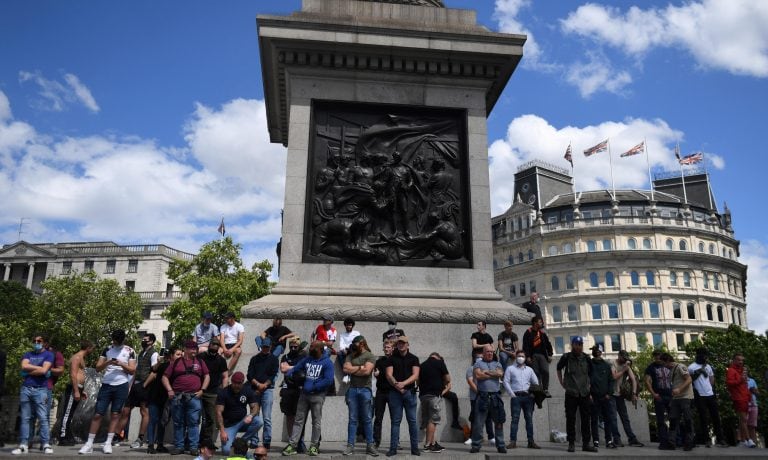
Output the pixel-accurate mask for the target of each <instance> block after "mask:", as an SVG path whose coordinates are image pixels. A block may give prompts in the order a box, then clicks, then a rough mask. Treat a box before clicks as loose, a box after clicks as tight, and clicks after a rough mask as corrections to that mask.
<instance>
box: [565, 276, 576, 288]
mask: <svg viewBox="0 0 768 460" xmlns="http://www.w3.org/2000/svg"><path fill="white" fill-rule="evenodd" d="M565 288H566V289H576V285H575V284H574V283H573V275H571V274H570V273H568V274H567V275H565Z"/></svg>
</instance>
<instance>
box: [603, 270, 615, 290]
mask: <svg viewBox="0 0 768 460" xmlns="http://www.w3.org/2000/svg"><path fill="white" fill-rule="evenodd" d="M605 285H606V286H609V287H614V286H616V278H615V277H614V276H613V272H605Z"/></svg>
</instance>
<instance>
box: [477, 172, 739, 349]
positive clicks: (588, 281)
mask: <svg viewBox="0 0 768 460" xmlns="http://www.w3.org/2000/svg"><path fill="white" fill-rule="evenodd" d="M683 184H684V185H683ZM572 186H573V179H572V177H571V176H570V175H569V174H568V173H567V171H565V170H564V169H562V168H558V167H556V166H552V165H548V164H545V163H542V162H539V161H533V162H530V163H528V164H525V165H522V166H521V167H520V168H519V169H518V171H517V173H516V174H515V188H514V190H515V201H514V203H513V204H512V206H511V207H510V208H509V209H508V210H507V211H506V212H505V213H503V214H502V215H500V216H496V217H494V218H493V219H492V232H493V236H492V238H493V248H494V249H493V255H494V259H493V264H494V279H495V285H496V288H497V290H498V291H499V292H500V293H501V294H502V295H503V296H504V297H505V298H506V299H508V300H509V301H510V302H513V303H516V304H520V303H523V302H524V301H526V300H528V297H529V296H530V294H531V292H538V293H539V295H540V297H541V299H540V301H539V304H540V306H541V307H542V311H543V314H544V316H545V322H546V324H547V328H548V331H549V333H550V338H551V339H552V342H553V346H554V347H555V349H556V350H555V353H556V354H561V353H563V352H564V351H568V349H569V343H570V337H571V336H575V335H581V336H584V337H585V338H586V340H587V343H588V345H589V346H592V345H593V344H595V343H601V344H603V345H604V347H605V350H606V351H607V353H609V354H615V353H616V352H618V351H619V350H620V349H628V350H637V349H638V347H639V346H640V345H641V344H653V345H658V344H660V343H666V344H667V346H668V347H670V348H671V349H679V348H682V346H683V345H684V344H685V343H687V342H689V341H692V340H695V339H697V338H698V337H699V335H700V334H701V333H702V331H704V330H705V329H707V328H712V327H715V328H725V327H728V325H729V324H737V325H739V326H741V327H744V328H746V327H747V323H746V275H747V267H746V265H744V264H742V263H740V262H739V261H738V256H739V241H738V240H736V239H735V238H734V232H733V227H732V226H731V216H730V212H729V211H728V209H727V207H726V208H725V210H724V212H722V213H720V212H719V211H718V210H717V208H716V206H715V205H714V198H713V194H712V192H711V189H710V184H709V177H708V175H707V174H706V173H705V172H701V171H697V172H695V173H694V174H686V175H685V177H684V181H683V180H681V176H680V175H679V174H677V175H665V176H664V177H657V178H656V180H654V182H653V191H650V190H617V191H615V193H614V192H612V191H610V190H593V191H588V192H578V193H575V194H574V193H573V192H572V190H573V188H572Z"/></svg>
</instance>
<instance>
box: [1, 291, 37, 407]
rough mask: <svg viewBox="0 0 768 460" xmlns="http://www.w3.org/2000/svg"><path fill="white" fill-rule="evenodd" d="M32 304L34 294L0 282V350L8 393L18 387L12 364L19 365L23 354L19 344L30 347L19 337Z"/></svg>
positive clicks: (22, 337) (16, 367)
mask: <svg viewBox="0 0 768 460" xmlns="http://www.w3.org/2000/svg"><path fill="white" fill-rule="evenodd" d="M34 303H35V296H34V294H32V291H31V290H29V289H27V288H26V287H24V286H23V285H22V284H20V283H17V282H16V281H0V318H2V321H0V348H2V349H3V350H5V352H6V353H7V362H8V366H7V368H6V370H5V382H6V389H7V391H9V392H16V389H17V388H18V385H19V368H18V366H15V365H14V363H19V362H20V360H21V356H22V354H23V351H20V348H22V347H20V344H22V343H23V346H24V347H27V348H30V349H31V347H32V346H31V343H30V341H29V340H25V339H26V337H24V336H20V333H21V331H24V330H26V327H25V324H26V323H27V322H28V320H29V318H28V316H27V313H28V312H30V311H32V306H33V305H34ZM30 339H31V338H30ZM24 351H26V350H24ZM0 390H2V389H0Z"/></svg>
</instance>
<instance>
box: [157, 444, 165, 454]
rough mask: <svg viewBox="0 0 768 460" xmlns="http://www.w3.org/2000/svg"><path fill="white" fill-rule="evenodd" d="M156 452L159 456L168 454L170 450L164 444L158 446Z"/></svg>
mask: <svg viewBox="0 0 768 460" xmlns="http://www.w3.org/2000/svg"><path fill="white" fill-rule="evenodd" d="M155 450H156V451H157V453H158V454H167V453H168V448H167V447H165V446H164V445H162V444H158V446H157V447H156V448H155Z"/></svg>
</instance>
